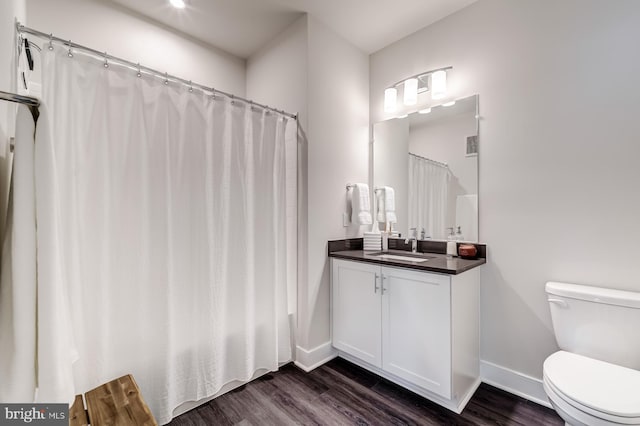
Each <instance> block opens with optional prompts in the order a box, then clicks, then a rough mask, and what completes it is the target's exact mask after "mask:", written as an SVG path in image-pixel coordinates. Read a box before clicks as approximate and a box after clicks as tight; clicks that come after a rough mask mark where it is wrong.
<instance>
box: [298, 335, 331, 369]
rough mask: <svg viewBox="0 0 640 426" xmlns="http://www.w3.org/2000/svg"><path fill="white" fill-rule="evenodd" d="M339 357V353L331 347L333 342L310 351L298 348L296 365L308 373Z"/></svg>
mask: <svg viewBox="0 0 640 426" xmlns="http://www.w3.org/2000/svg"><path fill="white" fill-rule="evenodd" d="M337 356H338V351H336V350H335V349H334V347H333V346H331V342H327V343H323V344H322V345H320V346H316V347H315V348H313V349H310V350H306V349H303V348H301V347H300V346H296V360H295V364H296V365H297V366H298V367H300V368H301V369H302V370H304V371H306V372H307V373H308V372H309V371H311V370H313V369H315V368H318V367H320V366H321V365H322V364H324V363H326V362H328V361H331V360H332V359H333V358H335V357H337Z"/></svg>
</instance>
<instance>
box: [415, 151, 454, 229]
mask: <svg viewBox="0 0 640 426" xmlns="http://www.w3.org/2000/svg"><path fill="white" fill-rule="evenodd" d="M450 179H451V172H450V171H449V168H448V167H447V166H446V165H443V164H440V163H437V162H435V161H431V160H428V159H425V158H422V157H419V156H417V155H413V154H411V153H409V227H410V228H413V227H414V226H415V227H416V229H417V230H418V232H420V230H421V229H422V228H424V229H425V232H426V236H427V237H431V238H436V239H444V238H446V228H447V223H446V216H447V201H448V195H449V181H450ZM449 226H453V225H449Z"/></svg>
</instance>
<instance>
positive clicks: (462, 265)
mask: <svg viewBox="0 0 640 426" xmlns="http://www.w3.org/2000/svg"><path fill="white" fill-rule="evenodd" d="M374 253H380V251H374V252H369V251H363V250H342V251H333V252H330V253H329V257H335V258H337V259H346V260H356V261H359V262H368V263H376V264H378V265H383V266H395V267H400V268H407V269H416V270H419V271H425V272H435V273H439V274H449V275H457V274H461V273H462V272H465V271H468V270H469V269H473V268H475V267H478V266H480V265H483V264H485V263H487V259H485V258H478V259H461V258H459V257H454V258H452V259H447V256H446V255H444V254H439V253H411V252H407V251H406V250H388V251H386V252H385V253H389V254H396V255H398V256H409V257H411V256H416V255H417V256H420V257H427V258H429V260H427V261H426V262H409V261H404V260H388V259H381V258H380V257H378V256H375V255H374Z"/></svg>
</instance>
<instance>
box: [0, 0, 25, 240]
mask: <svg viewBox="0 0 640 426" xmlns="http://www.w3.org/2000/svg"><path fill="white" fill-rule="evenodd" d="M24 17H25V2H24V0H5V1H0V90H2V91H4V92H13V93H15V92H16V91H17V90H16V87H15V84H16V81H15V80H16V78H15V77H16V72H15V62H14V55H15V46H16V45H15V43H16V37H15V27H14V23H15V19H16V18H17V19H18V20H22V19H24ZM15 113H16V105H15V104H11V103H9V102H4V101H2V102H0V238H1V240H0V241H4V238H3V237H2V236H3V235H4V224H5V218H6V210H7V201H8V196H9V179H10V174H11V166H10V164H11V156H12V154H11V153H10V151H9V138H10V137H12V136H14V130H15V129H14V127H15Z"/></svg>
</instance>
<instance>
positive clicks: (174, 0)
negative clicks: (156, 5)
mask: <svg viewBox="0 0 640 426" xmlns="http://www.w3.org/2000/svg"><path fill="white" fill-rule="evenodd" d="M169 3H171V6H173V7H175V8H176V9H184V7H185V6H186V4H185V3H184V0H169Z"/></svg>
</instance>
